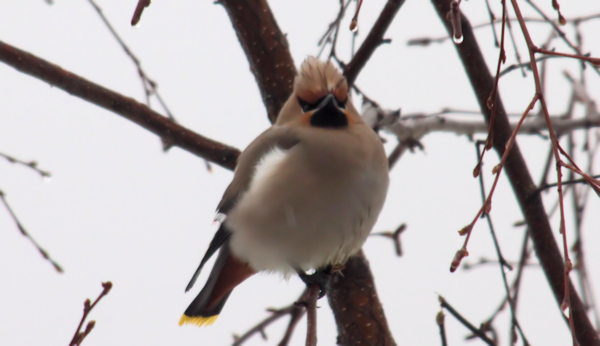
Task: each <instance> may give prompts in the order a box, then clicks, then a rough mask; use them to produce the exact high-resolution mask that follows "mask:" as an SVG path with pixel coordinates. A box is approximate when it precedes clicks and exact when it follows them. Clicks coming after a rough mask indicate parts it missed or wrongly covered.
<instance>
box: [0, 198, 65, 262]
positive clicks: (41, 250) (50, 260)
mask: <svg viewBox="0 0 600 346" xmlns="http://www.w3.org/2000/svg"><path fill="white" fill-rule="evenodd" d="M0 200H2V204H4V207H5V208H6V210H8V213H9V214H10V216H11V218H12V219H13V221H14V222H15V223H16V224H17V228H18V229H19V231H21V234H22V235H23V236H25V237H26V238H27V239H29V241H30V242H31V244H33V246H35V248H36V249H37V250H38V251H39V252H40V254H41V255H42V257H44V258H45V259H46V260H47V261H49V262H50V263H51V264H52V266H53V267H54V269H56V271H57V272H59V273H62V272H63V269H62V267H61V266H60V265H59V264H58V263H57V262H56V261H55V260H53V259H52V258H51V257H50V255H48V252H47V251H46V250H44V249H43V248H42V247H41V246H40V245H39V244H38V242H37V241H35V239H33V237H32V236H31V235H30V234H29V232H27V230H26V229H25V227H24V226H23V224H22V223H21V221H19V219H18V218H17V215H16V214H15V212H14V211H13V210H12V208H11V207H10V205H9V204H8V202H7V201H6V196H5V195H4V191H2V190H0Z"/></svg>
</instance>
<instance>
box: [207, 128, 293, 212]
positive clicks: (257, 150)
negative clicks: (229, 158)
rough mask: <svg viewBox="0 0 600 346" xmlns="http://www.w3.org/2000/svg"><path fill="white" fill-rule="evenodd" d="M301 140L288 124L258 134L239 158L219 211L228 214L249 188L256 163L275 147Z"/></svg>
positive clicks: (281, 147) (287, 147) (290, 144)
mask: <svg viewBox="0 0 600 346" xmlns="http://www.w3.org/2000/svg"><path fill="white" fill-rule="evenodd" d="M299 142H300V140H299V139H298V136H297V135H296V132H295V131H294V130H293V129H292V128H290V127H288V126H278V125H275V126H272V127H270V128H269V129H267V130H266V131H265V132H263V133H262V134H261V135H260V136H258V137H257V138H256V139H255V140H254V141H253V142H252V143H250V145H249V146H248V147H247V148H246V150H244V152H243V153H242V154H241V155H240V157H239V158H238V162H237V166H236V168H235V175H234V176H233V180H232V181H231V184H229V186H228V187H227V189H226V190H225V193H224V194H223V198H222V199H221V202H220V203H219V205H218V206H217V212H218V213H220V214H227V213H228V212H229V211H230V210H231V209H232V208H233V207H234V206H235V204H236V203H237V202H238V201H239V199H240V197H241V196H242V195H243V194H244V193H245V192H246V191H247V190H248V188H249V186H250V182H251V181H252V178H253V176H254V173H255V168H256V165H257V164H258V163H259V162H260V160H261V159H262V158H263V157H264V156H265V155H266V154H267V153H269V152H270V151H272V150H273V149H275V148H279V149H284V150H287V149H290V148H291V147H293V146H294V145H296V144H298V143H299Z"/></svg>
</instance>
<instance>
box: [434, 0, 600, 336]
mask: <svg viewBox="0 0 600 346" xmlns="http://www.w3.org/2000/svg"><path fill="white" fill-rule="evenodd" d="M432 3H433V5H434V7H435V9H436V11H437V13H438V15H439V16H440V19H441V20H442V22H443V23H444V25H445V26H446V29H447V31H448V33H449V35H451V34H452V27H451V25H450V23H448V22H447V21H446V20H445V17H446V13H448V11H449V10H450V6H449V5H450V2H449V1H445V0H432ZM462 18H463V20H462V31H463V34H464V41H463V42H462V43H461V44H458V45H456V44H455V47H456V50H457V52H458V55H459V57H460V59H461V61H462V62H463V66H464V68H465V71H466V73H467V75H468V77H469V80H470V81H471V86H472V87H473V90H474V92H475V94H476V97H477V100H478V102H479V106H480V109H481V112H482V113H483V115H484V117H485V119H486V121H489V119H490V117H491V110H490V109H489V108H488V107H487V100H488V98H489V96H490V93H491V92H492V90H493V89H494V78H493V77H492V76H491V74H490V71H489V69H488V67H487V65H486V63H485V60H484V59H483V55H482V54H481V50H480V49H479V45H478V44H477V41H476V40H475V36H474V34H473V30H472V28H471V25H470V24H469V21H468V20H467V18H466V17H465V16H464V15H463V16H462ZM496 103H497V105H496V107H497V108H496V118H495V123H494V128H493V138H494V142H493V145H494V148H495V149H496V151H497V152H498V154H499V155H500V156H502V155H503V154H504V150H505V145H506V143H507V142H508V140H509V137H510V136H511V133H512V129H511V126H510V124H509V122H508V117H507V116H506V111H505V110H504V105H503V104H502V101H501V99H500V96H499V95H498V97H497V99H496ZM505 170H506V175H507V177H508V180H509V181H510V183H511V185H512V187H513V191H514V193H515V195H516V197H517V200H518V202H519V205H520V207H521V210H522V212H523V214H524V216H525V221H526V223H527V225H528V227H529V230H530V235H531V239H532V241H533V244H534V248H535V251H536V255H537V257H538V259H539V261H540V264H541V266H542V268H543V270H544V273H545V275H546V278H547V279H548V282H549V286H550V287H551V289H552V291H553V293H554V296H555V298H556V300H557V302H558V304H559V305H560V303H561V302H562V301H563V295H564V285H563V283H564V270H565V268H564V264H563V261H562V256H561V253H560V250H559V248H558V245H557V243H556V240H555V239H554V235H553V233H552V228H551V227H550V223H549V221H548V217H547V215H546V211H545V209H544V205H543V204H542V199H541V196H540V194H539V192H538V191H537V189H536V185H535V183H534V182H533V180H532V178H531V175H530V173H529V170H528V169H527V165H526V164H525V160H524V159H523V156H522V155H521V152H520V150H519V147H518V145H517V144H516V143H515V145H514V146H513V147H512V149H511V152H510V153H509V155H508V158H507V160H506V164H505ZM569 285H570V286H571V290H570V292H571V294H570V299H571V311H570V313H571V314H572V315H573V319H574V321H575V326H576V328H575V329H576V337H577V339H578V340H579V342H580V344H581V345H600V340H599V339H598V334H597V332H596V331H595V330H594V328H593V327H592V325H591V323H590V321H589V319H588V317H587V315H586V312H585V309H584V306H583V304H582V303H581V299H580V298H579V296H578V295H577V292H576V291H575V289H574V288H572V284H571V283H569Z"/></svg>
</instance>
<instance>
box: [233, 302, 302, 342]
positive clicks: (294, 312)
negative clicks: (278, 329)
mask: <svg viewBox="0 0 600 346" xmlns="http://www.w3.org/2000/svg"><path fill="white" fill-rule="evenodd" d="M307 297H308V290H304V292H303V293H302V294H301V295H300V298H298V300H297V301H296V302H294V303H292V304H290V305H288V306H286V307H285V308H281V309H267V311H269V312H270V313H271V316H269V317H267V318H265V319H264V320H263V321H262V322H260V323H258V324H257V325H256V326H254V327H253V328H252V329H250V330H248V331H247V332H246V333H244V334H243V335H242V336H234V339H235V341H234V343H233V344H232V345H231V346H241V345H242V344H243V343H244V342H246V340H248V339H250V337H252V336H253V335H254V334H256V333H260V334H261V335H262V336H263V338H266V334H265V328H267V327H268V326H269V325H270V324H271V323H273V322H275V321H277V320H278V319H280V318H282V317H284V316H287V315H290V322H289V323H288V328H287V330H286V332H285V335H284V336H283V339H281V341H280V342H279V344H278V345H279V346H286V345H287V344H288V342H289V341H290V338H291V337H292V332H293V331H294V328H295V326H296V324H297V323H298V321H299V320H300V318H301V317H302V316H303V315H304V313H305V312H306V307H305V305H304V304H302V303H301V302H303V301H305V300H306V299H307Z"/></svg>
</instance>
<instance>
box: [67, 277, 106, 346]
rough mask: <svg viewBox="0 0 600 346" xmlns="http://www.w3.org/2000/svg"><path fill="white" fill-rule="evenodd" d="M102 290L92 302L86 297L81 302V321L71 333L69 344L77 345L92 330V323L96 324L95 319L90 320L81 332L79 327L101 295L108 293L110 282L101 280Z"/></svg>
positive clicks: (70, 345)
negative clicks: (73, 333) (71, 337)
mask: <svg viewBox="0 0 600 346" xmlns="http://www.w3.org/2000/svg"><path fill="white" fill-rule="evenodd" d="M102 288H103V290H102V292H101V293H100V295H99V296H98V298H96V300H95V301H94V303H93V304H90V303H91V302H90V300H89V299H86V300H85V302H84V303H83V316H82V317H81V321H80V322H79V326H77V330H76V331H75V335H73V339H71V342H70V343H69V346H79V345H81V342H82V341H83V339H85V337H86V336H87V335H88V334H89V333H90V332H91V331H92V329H93V328H94V325H96V321H90V322H89V323H88V324H87V326H86V327H85V330H84V331H83V332H82V331H81V327H82V326H83V322H85V319H86V318H87V316H88V315H89V314H90V312H91V311H92V309H93V308H94V306H96V304H98V302H99V301H100V299H102V297H104V296H105V295H107V294H108V292H109V291H110V289H111V288H112V282H110V281H107V282H103V283H102Z"/></svg>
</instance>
